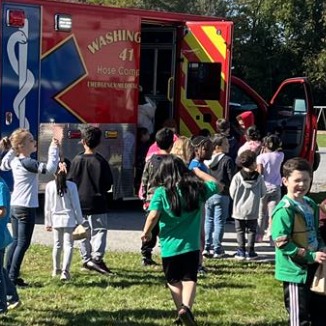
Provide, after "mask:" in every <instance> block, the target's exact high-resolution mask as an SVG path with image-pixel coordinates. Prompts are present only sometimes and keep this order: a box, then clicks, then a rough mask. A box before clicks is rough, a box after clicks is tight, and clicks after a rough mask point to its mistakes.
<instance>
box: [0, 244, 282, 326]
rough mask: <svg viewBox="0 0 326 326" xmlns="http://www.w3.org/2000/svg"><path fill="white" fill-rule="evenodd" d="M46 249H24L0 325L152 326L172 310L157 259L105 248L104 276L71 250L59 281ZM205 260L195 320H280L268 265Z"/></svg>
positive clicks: (277, 290)
mask: <svg viewBox="0 0 326 326" xmlns="http://www.w3.org/2000/svg"><path fill="white" fill-rule="evenodd" d="M50 250H51V249H50V248H48V247H45V246H39V245H33V246H32V247H31V249H30V250H29V251H28V252H27V254H26V257H25V261H24V266H23V271H22V272H23V274H22V277H23V278H24V279H27V280H28V281H30V283H31V286H30V287H29V288H26V289H21V290H20V291H19V293H20V296H21V300H22V302H23V305H22V307H20V308H19V309H17V310H13V311H10V312H9V313H8V314H7V315H6V316H4V317H0V325H6V326H10V325H12V326H16V325H26V326H45V325H66V326H68V325H69V326H70V325H71V326H72V325H79V326H84V325H85V326H86V325H87V326H89V325H97V326H100V325H103V326H104V325H105V326H107V325H120V326H123V325H125V326H133V325H142V326H153V325H171V324H172V321H173V319H174V318H175V317H176V312H175V308H174V304H173V302H172V299H171V297H170V293H169V291H168V289H167V288H166V287H165V284H164V279H163V273H162V271H161V268H162V267H161V266H158V267H149V268H146V269H144V267H142V266H141V264H140V258H139V255H138V254H131V253H120V252H115V253H114V252H109V253H108V254H107V261H108V262H109V263H110V267H111V268H112V269H113V270H114V271H115V272H116V273H117V275H116V276H111V277H109V278H108V277H106V276H102V275H99V274H96V273H89V272H83V271H81V270H80V257H79V255H78V253H77V252H75V255H74V259H73V266H72V272H71V274H72V280H71V281H68V282H66V283H62V282H60V280H59V279H53V278H52V277H51V251H50ZM156 258H157V259H158V257H156ZM207 267H208V269H209V274H208V275H207V277H206V278H202V279H200V280H199V286H198V293H197V297H196V303H195V306H194V313H195V315H196V317H197V319H198V323H199V325H203V326H204V325H210V326H217V325H218V326H225V325H237V326H245V325H256V326H258V325H265V326H275V325H278V326H282V325H284V326H285V325H286V324H287V323H286V322H285V321H286V319H287V316H286V313H285V309H284V308H283V300H282V287H281V284H280V283H278V282H277V281H275V280H274V277H273V265H271V264H268V263H264V264H260V263H257V262H256V263H246V262H242V263H241V262H237V261H234V260H232V259H230V260H220V261H217V260H209V262H208V263H207ZM252 275H254V276H255V277H252Z"/></svg>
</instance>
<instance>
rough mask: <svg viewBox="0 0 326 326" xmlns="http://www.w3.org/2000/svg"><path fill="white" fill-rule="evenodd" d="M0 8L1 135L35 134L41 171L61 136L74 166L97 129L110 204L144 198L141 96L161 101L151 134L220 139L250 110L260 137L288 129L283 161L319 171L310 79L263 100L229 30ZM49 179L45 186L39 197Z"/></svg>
mask: <svg viewBox="0 0 326 326" xmlns="http://www.w3.org/2000/svg"><path fill="white" fill-rule="evenodd" d="M0 4H1V22H2V23H1V48H0V49H1V79H0V101H1V105H0V115H1V119H0V123H1V125H0V136H1V137H4V136H9V135H10V134H11V133H12V131H14V130H15V129H17V128H27V129H29V130H30V131H31V132H32V134H33V135H34V136H35V138H36V139H37V144H38V151H37V153H36V158H37V159H38V160H40V161H46V159H47V149H48V146H49V144H50V141H51V138H52V137H53V136H54V137H56V138H58V139H59V140H60V142H61V156H62V157H65V158H68V159H70V160H72V159H73V158H74V156H75V155H76V154H78V153H79V152H81V151H82V146H81V145H80V136H81V130H82V128H83V126H85V124H92V125H95V126H98V127H99V128H101V130H102V131H103V139H102V142H101V145H100V147H99V148H98V151H99V152H100V153H101V154H102V155H103V156H104V157H105V158H106V159H107V160H108V161H109V163H110V166H111V168H112V172H113V176H114V186H113V198H114V199H118V198H128V197H131V196H134V194H135V192H136V191H137V189H135V187H134V167H135V164H136V159H135V157H136V151H137V141H136V133H137V127H138V118H139V117H138V115H139V112H138V107H139V105H138V99H139V90H140V89H141V90H142V92H143V94H144V95H145V96H146V98H148V99H150V101H151V102H152V103H155V115H153V121H152V123H153V132H155V131H157V130H158V129H160V128H161V127H162V125H163V123H164V121H165V120H167V119H174V120H175V121H176V122H177V125H178V132H179V134H181V135H186V136H190V135H195V134H198V133H199V131H200V130H202V129H208V130H209V131H210V132H211V133H214V129H215V123H216V120H217V119H218V118H221V117H224V118H226V119H230V121H231V122H232V121H234V120H235V117H236V116H237V115H238V114H240V113H241V112H244V111H248V110H250V111H252V112H253V113H254V115H255V121H256V125H257V126H258V128H259V129H260V131H261V132H262V134H263V135H264V134H266V133H268V132H273V131H275V130H279V131H281V136H282V140H283V149H284V152H285V155H286V158H289V157H294V156H301V157H304V158H306V159H308V160H309V161H310V162H311V163H312V164H313V161H314V156H315V149H316V131H317V119H316V115H315V112H314V111H313V104H312V97H311V90H310V87H309V83H308V81H307V79H306V78H304V77H302V78H292V79H288V80H286V81H284V82H283V83H282V84H281V85H280V87H279V88H278V89H277V91H276V93H275V95H274V96H273V97H272V99H271V100H270V101H269V102H267V101H265V100H264V99H263V98H262V97H260V96H259V95H258V94H257V93H256V92H255V91H254V90H253V89H252V88H251V87H250V86H249V85H247V84H246V83H245V82H244V81H242V80H241V79H239V78H236V77H235V76H232V75H231V66H232V40H233V22H232V21H227V20H225V19H223V18H218V17H206V16H197V15H189V14H181V13H168V12H161V11H148V10H138V9H126V8H124V9H123V8H112V7H107V6H103V5H102V6H101V5H90V4H85V3H74V2H66V1H40V0H15V1H12V0H7V1H0ZM6 177H7V176H6ZM8 178H10V176H9V175H8ZM50 178H51V176H48V177H42V178H41V182H40V191H43V190H44V186H45V184H46V182H48V181H49V180H50ZM8 182H9V183H10V180H9V179H8Z"/></svg>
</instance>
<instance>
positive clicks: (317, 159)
mask: <svg viewBox="0 0 326 326" xmlns="http://www.w3.org/2000/svg"><path fill="white" fill-rule="evenodd" d="M318 150H319V148H318V145H316V149H315V154H314V164H313V165H312V169H313V171H316V170H317V169H318V167H319V164H320V153H317V152H318Z"/></svg>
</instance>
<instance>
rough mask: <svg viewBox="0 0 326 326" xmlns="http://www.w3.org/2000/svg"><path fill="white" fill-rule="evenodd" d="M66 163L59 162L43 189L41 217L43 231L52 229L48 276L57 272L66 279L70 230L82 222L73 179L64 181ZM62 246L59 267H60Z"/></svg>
mask: <svg viewBox="0 0 326 326" xmlns="http://www.w3.org/2000/svg"><path fill="white" fill-rule="evenodd" d="M68 170H69V163H68V162H67V161H66V162H60V163H59V166H58V169H57V172H56V173H55V175H54V176H55V180H53V181H50V182H49V183H48V184H47V185H46V188H45V203H44V219H45V228H46V230H47V231H53V251H52V258H53V272H52V276H53V277H55V276H56V275H60V280H61V281H67V280H69V279H70V277H71V276H70V265H71V261H72V254H73V245H74V240H73V236H72V233H73V230H74V228H75V227H76V224H82V223H83V218H82V211H81V207H80V202H79V197H78V190H77V186H76V184H75V183H74V182H71V181H67V180H66V177H67V172H68ZM62 249H63V262H62V268H61V267H60V266H61V264H60V260H61V252H62Z"/></svg>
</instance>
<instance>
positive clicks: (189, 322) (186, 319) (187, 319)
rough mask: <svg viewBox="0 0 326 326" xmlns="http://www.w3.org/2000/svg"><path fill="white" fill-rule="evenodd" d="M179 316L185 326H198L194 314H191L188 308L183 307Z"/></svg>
mask: <svg viewBox="0 0 326 326" xmlns="http://www.w3.org/2000/svg"><path fill="white" fill-rule="evenodd" d="M178 315H179V318H180V320H181V321H182V323H183V325H186V326H198V324H197V323H196V322H195V318H194V316H193V314H192V313H191V310H190V309H189V308H188V307H187V306H185V305H182V307H181V308H180V310H179V312H178Z"/></svg>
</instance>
